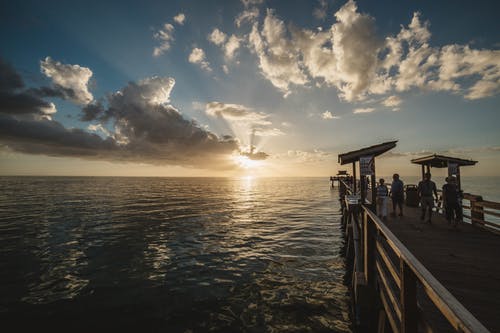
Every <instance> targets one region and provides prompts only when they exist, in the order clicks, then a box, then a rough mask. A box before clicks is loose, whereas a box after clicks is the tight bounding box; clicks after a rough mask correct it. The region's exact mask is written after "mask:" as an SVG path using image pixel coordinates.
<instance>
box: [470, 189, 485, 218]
mask: <svg viewBox="0 0 500 333" xmlns="http://www.w3.org/2000/svg"><path fill="white" fill-rule="evenodd" d="M481 201H483V197H482V196H480V195H475V196H474V197H472V198H471V199H470V217H471V222H472V224H475V223H479V224H484V223H483V222H484V208H483V206H480V205H478V204H477V203H478V202H481ZM479 221H481V222H479Z"/></svg>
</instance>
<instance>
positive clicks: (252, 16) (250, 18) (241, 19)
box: [234, 7, 259, 28]
mask: <svg viewBox="0 0 500 333" xmlns="http://www.w3.org/2000/svg"><path fill="white" fill-rule="evenodd" d="M258 17H259V9H258V8H257V7H252V8H250V9H246V10H244V11H243V12H241V13H240V14H239V15H238V16H237V17H236V18H235V19H234V24H236V26H237V27H238V28H240V27H241V26H242V25H243V24H244V23H246V22H249V23H253V22H255V20H256V19H257V18H258Z"/></svg>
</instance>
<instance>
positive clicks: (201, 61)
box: [188, 47, 212, 72]
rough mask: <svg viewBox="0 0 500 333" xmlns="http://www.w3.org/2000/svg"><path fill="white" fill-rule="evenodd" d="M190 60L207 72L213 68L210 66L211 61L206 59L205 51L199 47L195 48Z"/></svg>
mask: <svg viewBox="0 0 500 333" xmlns="http://www.w3.org/2000/svg"><path fill="white" fill-rule="evenodd" d="M188 60H189V62H190V63H192V64H197V65H199V66H200V67H201V68H202V69H203V70H205V71H207V72H211V71H212V68H210V63H209V62H208V61H207V60H206V57H205V51H203V49H200V48H198V47H195V48H193V50H192V51H191V53H190V54H189V57H188Z"/></svg>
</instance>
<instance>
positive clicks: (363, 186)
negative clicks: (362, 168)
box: [359, 175, 367, 204]
mask: <svg viewBox="0 0 500 333" xmlns="http://www.w3.org/2000/svg"><path fill="white" fill-rule="evenodd" d="M366 185H367V184H366V176H363V175H360V176H359V187H360V190H361V191H360V192H361V203H362V204H364V203H365V198H366Z"/></svg>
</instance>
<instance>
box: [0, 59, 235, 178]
mask: <svg viewBox="0 0 500 333" xmlns="http://www.w3.org/2000/svg"><path fill="white" fill-rule="evenodd" d="M0 70H1V71H2V72H4V73H5V74H8V75H7V77H13V78H15V77H18V76H17V75H16V72H15V71H13V69H12V68H11V67H10V66H8V65H6V64H4V63H3V62H0ZM174 85H175V80H174V79H173V78H168V77H151V78H146V79H144V80H140V81H138V82H130V83H129V84H127V85H126V86H125V87H123V88H122V89H121V90H120V91H117V92H115V93H113V94H109V95H107V97H106V98H105V99H102V100H99V101H97V102H95V103H92V104H89V105H86V106H85V107H84V108H83V110H86V111H83V113H84V116H85V117H84V118H85V120H87V121H92V122H93V123H91V124H89V125H88V127H87V129H88V130H89V131H90V132H94V133H90V132H88V131H85V130H83V129H78V128H66V127H64V126H63V125H62V124H61V123H59V122H57V121H55V120H52V119H51V118H50V116H49V114H50V113H53V112H54V111H55V106H54V105H53V104H51V103H47V102H44V101H43V100H41V99H36V100H35V101H36V102H37V103H31V104H30V105H29V108H28V107H25V108H27V110H23V111H24V112H22V113H21V112H19V111H17V112H14V111H13V110H12V108H11V107H10V106H9V105H8V103H7V105H6V103H5V99H3V98H0V143H1V144H2V145H4V147H5V146H6V147H7V148H8V149H10V150H13V151H17V152H21V153H27V154H44V155H49V156H66V157H79V158H86V159H94V160H107V161H122V162H126V161H131V162H140V163H150V164H158V165H163V164H169V165H183V166H193V167H201V168H218V169H220V168H223V169H224V168H233V167H235V165H234V163H232V162H231V160H230V156H231V154H233V153H234V152H236V151H239V150H240V148H239V145H238V142H237V141H236V140H234V139H233V138H232V137H230V136H223V137H218V136H217V135H215V134H214V133H212V132H210V131H207V130H206V129H204V128H202V127H201V126H199V125H198V124H197V123H196V122H195V121H193V120H188V119H185V118H184V117H183V116H182V114H181V113H180V112H179V111H178V110H177V109H176V108H175V107H173V106H172V105H170V93H171V91H172V89H173V87H174ZM22 86H23V84H22V80H21V81H20V80H13V81H12V84H11V87H8V86H7V87H6V86H5V84H4V83H3V82H2V81H1V79H0V87H2V91H1V92H2V95H0V96H3V94H4V93H9V94H10V95H16V94H17V95H18V96H19V95H22V96H24V95H27V93H26V92H23V91H19V92H18V90H19V88H20V87H22ZM23 94H24V95H23ZM40 108H44V109H43V110H45V111H41V110H40ZM28 111H30V112H28ZM42 112H45V113H46V114H42ZM85 112H86V113H85ZM41 115H42V116H41ZM82 118H83V116H82ZM110 128H111V129H110ZM96 133H99V135H98V134H96Z"/></svg>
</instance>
